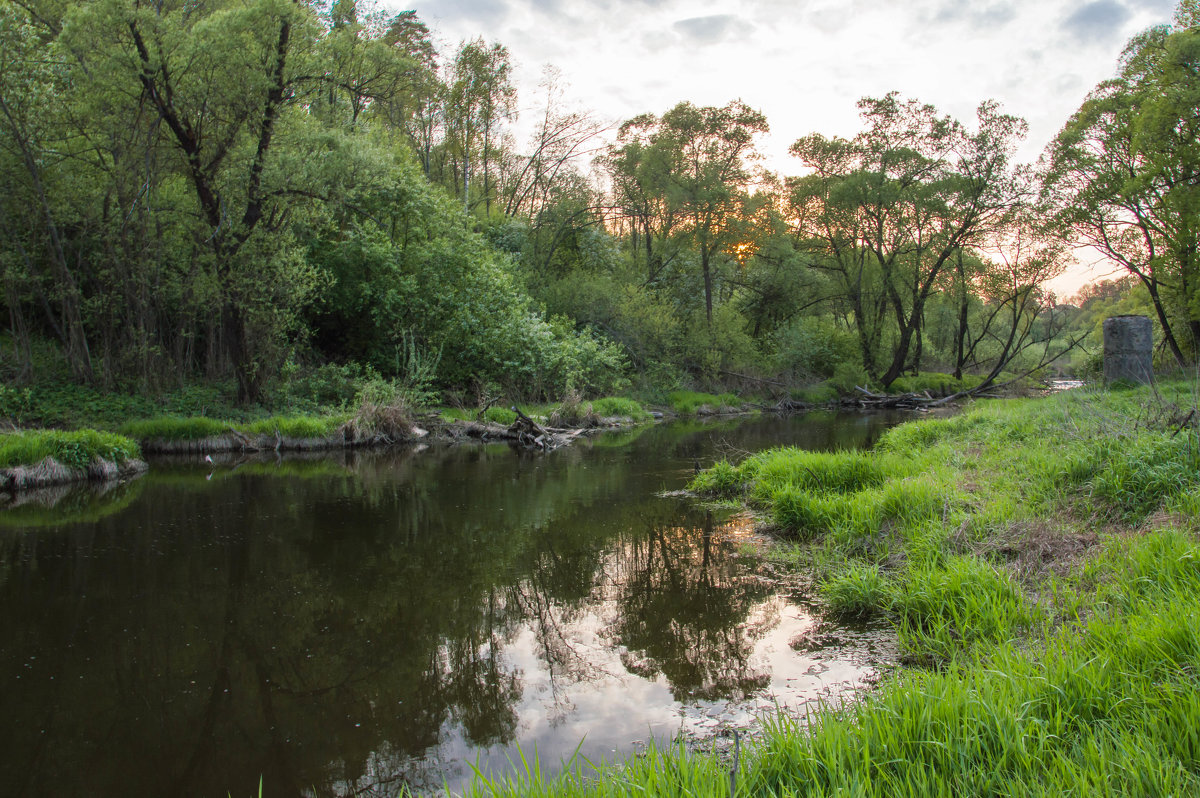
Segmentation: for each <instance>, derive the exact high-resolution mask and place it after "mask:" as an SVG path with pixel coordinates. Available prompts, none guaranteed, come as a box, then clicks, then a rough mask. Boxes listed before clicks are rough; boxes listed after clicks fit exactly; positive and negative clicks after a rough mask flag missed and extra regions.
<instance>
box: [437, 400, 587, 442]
mask: <svg viewBox="0 0 1200 798" xmlns="http://www.w3.org/2000/svg"><path fill="white" fill-rule="evenodd" d="M512 410H513V412H514V413H516V414H517V420H516V421H514V422H513V423H512V424H510V425H509V426H507V427H505V426H502V425H500V424H493V423H489V422H485V421H458V422H455V423H454V424H452V425H451V426H450V427H449V428H448V430H447V431H448V432H449V433H450V435H451V436H454V435H456V434H457V435H464V436H466V437H469V438H478V439H479V440H481V441H508V442H510V443H514V444H516V445H518V446H522V447H524V448H526V449H537V450H539V451H543V452H548V451H550V450H551V449H557V448H559V447H560V446H566V445H567V444H569V443H571V442H572V441H573V440H575V439H576V438H578V437H580V436H581V435H586V434H588V432H589V431H590V430H588V429H585V428H577V429H563V428H559V427H543V426H542V425H541V424H538V423H537V422H536V421H534V420H533V419H532V418H530V417H529V416H527V415H525V414H524V413H522V412H521V410H520V409H519V408H516V407H514V408H512Z"/></svg>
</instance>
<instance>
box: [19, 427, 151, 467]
mask: <svg viewBox="0 0 1200 798" xmlns="http://www.w3.org/2000/svg"><path fill="white" fill-rule="evenodd" d="M140 456H141V450H140V449H139V448H138V445H137V444H136V443H135V442H133V441H132V440H130V439H129V438H126V437H123V436H121V435H117V434H114V433H111V432H97V431H96V430H78V431H75V432H61V431H58V430H37V431H30V432H11V433H4V434H0V468H10V467H12V466H20V465H26V466H29V465H36V464H38V463H40V462H41V461H43V460H45V459H46V458H47V457H53V458H54V459H55V460H57V461H58V462H59V463H61V464H62V465H64V466H66V467H67V468H75V469H84V468H87V467H88V465H89V464H90V463H91V462H92V461H93V460H95V459H96V458H100V459H102V460H108V461H109V462H113V463H116V464H118V465H120V464H122V463H125V462H128V461H129V460H134V459H137V458H138V457H140Z"/></svg>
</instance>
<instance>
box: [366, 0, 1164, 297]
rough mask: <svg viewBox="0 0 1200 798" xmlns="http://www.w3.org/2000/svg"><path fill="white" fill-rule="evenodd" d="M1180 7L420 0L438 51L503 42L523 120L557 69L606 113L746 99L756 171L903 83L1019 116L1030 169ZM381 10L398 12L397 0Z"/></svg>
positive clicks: (941, 98)
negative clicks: (1145, 34)
mask: <svg viewBox="0 0 1200 798" xmlns="http://www.w3.org/2000/svg"><path fill="white" fill-rule="evenodd" d="M1174 5H1175V3H1174V0H1088V1H1086V2H1085V1H1083V0H910V1H907V2H887V0H745V1H744V2H719V1H718V0H418V2H416V3H415V5H408V6H404V7H409V8H414V9H415V10H416V12H417V15H418V16H419V17H420V18H421V19H422V20H423V21H424V22H425V23H426V24H427V25H429V27H430V28H431V30H432V31H433V33H434V37H435V41H436V42H437V43H438V44H439V45H440V46H441V48H442V50H443V52H453V50H454V48H455V47H456V46H457V44H458V43H459V42H460V41H462V40H465V39H471V38H475V37H479V36H481V37H483V38H484V39H485V40H486V41H488V42H489V43H490V42H499V43H501V44H503V45H505V46H506V47H508V49H509V53H510V56H511V58H512V61H513V63H514V66H515V82H516V85H517V89H518V92H519V105H520V107H521V109H522V110H525V111H526V112H527V113H526V114H525V121H524V122H519V123H518V128H517V132H518V135H519V134H520V133H521V132H522V131H527V130H530V129H532V124H533V122H532V118H533V116H534V113H533V109H534V108H535V107H536V105H537V103H538V101H539V99H540V95H539V93H538V90H537V87H538V84H539V82H540V81H541V79H542V75H543V69H544V67H545V66H546V65H551V66H553V67H556V68H557V69H558V70H559V71H560V74H561V78H560V80H561V81H562V82H563V83H564V84H566V86H567V92H566V94H567V98H568V100H569V101H571V102H573V103H574V104H575V105H576V106H577V107H579V108H581V109H587V110H589V111H591V112H592V113H593V114H594V115H595V116H596V117H598V118H599V119H601V120H604V121H606V122H613V123H619V122H621V121H623V120H625V119H628V118H630V117H633V116H636V115H638V114H642V113H654V114H661V113H663V112H664V111H667V110H669V109H670V108H671V107H672V106H674V105H675V104H676V103H679V102H681V101H683V100H688V101H691V102H692V103H695V104H697V105H724V104H726V103H728V102H729V101H730V100H733V99H738V98H740V99H741V100H743V101H745V102H746V103H747V104H749V105H750V106H751V107H753V108H756V109H758V110H760V111H762V112H763V113H765V114H766V116H767V120H768V121H769V123H770V125H771V131H770V133H769V134H768V135H767V136H766V137H765V138H764V139H762V140H761V141H760V146H759V150H760V152H762V154H763V156H764V164H765V165H766V166H767V167H768V168H770V169H772V170H773V171H777V172H780V173H782V174H785V175H786V174H797V173H799V172H800V171H801V165H800V163H799V162H798V161H797V160H796V159H794V158H792V157H791V156H789V155H788V152H787V151H788V147H789V146H790V145H791V143H792V142H793V141H795V140H796V139H798V138H800V137H801V136H803V135H806V134H808V133H821V134H824V135H826V136H833V135H838V136H846V137H850V136H853V135H854V134H855V133H856V132H857V131H858V130H859V127H860V125H859V118H858V109H857V108H856V106H855V103H856V102H857V100H858V99H859V98H860V97H864V96H871V97H879V96H883V95H884V94H886V93H888V92H889V91H897V92H899V93H900V95H901V96H902V97H905V98H909V97H911V98H916V99H918V100H921V101H922V102H926V103H931V104H933V105H934V106H936V107H937V108H938V110H939V111H941V112H943V113H948V114H950V115H952V116H954V117H956V118H958V119H959V120H961V121H963V122H964V123H967V124H968V125H970V124H971V123H972V121H973V119H974V115H975V108H976V107H977V106H978V105H979V103H980V102H982V101H984V100H987V99H994V100H997V101H999V102H1000V104H1001V106H1002V107H1003V109H1004V111H1005V112H1007V113H1010V114H1015V115H1017V116H1020V117H1023V118H1024V119H1025V120H1026V121H1028V123H1029V136H1028V138H1027V139H1026V141H1025V142H1024V144H1023V145H1022V147H1021V150H1020V151H1019V153H1018V157H1019V158H1020V159H1021V160H1024V161H1029V162H1032V161H1034V160H1036V159H1037V157H1038V155H1039V154H1040V153H1041V152H1042V150H1043V149H1044V148H1045V146H1046V145H1047V144H1048V143H1049V142H1050V141H1051V139H1053V137H1054V136H1055V134H1056V133H1057V132H1058V131H1059V129H1060V128H1061V127H1062V126H1063V124H1064V123H1065V122H1066V121H1067V119H1068V117H1069V116H1070V115H1071V114H1072V113H1073V112H1074V111H1075V110H1076V109H1077V108H1078V107H1079V105H1080V103H1081V102H1082V101H1083V99H1084V97H1085V96H1086V95H1087V93H1088V91H1089V90H1091V88H1092V87H1094V86H1095V85H1096V84H1097V83H1099V82H1100V81H1102V80H1104V79H1105V78H1108V77H1111V76H1112V75H1113V73H1114V71H1115V69H1116V65H1117V59H1118V57H1119V56H1120V53H1121V50H1122V49H1123V47H1124V44H1125V42H1126V41H1127V40H1128V39H1129V38H1130V37H1131V36H1132V35H1134V34H1135V33H1137V32H1138V31H1141V30H1143V29H1145V28H1147V27H1149V26H1151V25H1156V24H1160V23H1164V22H1169V21H1170V19H1171V16H1172V12H1173V9H1174ZM385 6H386V7H390V8H396V9H399V8H401V4H400V3H398V2H396V0H385ZM1080 260H1081V262H1080V263H1079V264H1077V265H1075V266H1073V267H1072V268H1071V269H1070V270H1069V271H1068V274H1066V275H1064V276H1063V277H1061V278H1058V280H1056V281H1054V282H1053V283H1052V284H1051V288H1052V289H1054V290H1056V291H1057V292H1058V293H1059V294H1060V295H1064V296H1065V295H1069V294H1071V293H1074V291H1075V290H1077V289H1078V287H1079V285H1081V284H1082V283H1083V282H1085V281H1087V280H1089V279H1102V278H1104V277H1106V276H1109V275H1110V273H1112V272H1113V269H1112V267H1111V266H1109V265H1108V264H1105V263H1096V264H1094V265H1093V264H1092V263H1091V262H1092V261H1095V260H1096V258H1095V257H1094V256H1089V255H1088V254H1087V253H1080Z"/></svg>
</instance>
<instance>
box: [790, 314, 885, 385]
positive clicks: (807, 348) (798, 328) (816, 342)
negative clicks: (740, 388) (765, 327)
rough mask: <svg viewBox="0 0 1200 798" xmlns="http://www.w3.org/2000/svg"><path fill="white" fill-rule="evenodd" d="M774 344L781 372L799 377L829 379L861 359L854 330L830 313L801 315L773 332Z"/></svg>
mask: <svg viewBox="0 0 1200 798" xmlns="http://www.w3.org/2000/svg"><path fill="white" fill-rule="evenodd" d="M770 346H771V349H772V350H773V351H774V357H775V366H776V369H777V370H778V371H779V373H782V374H791V375H793V376H794V377H796V378H799V379H811V378H817V379H828V378H830V377H833V376H834V373H835V372H836V371H837V370H838V368H839V367H841V366H843V364H847V363H854V362H855V361H856V360H857V359H858V341H857V340H856V339H855V336H854V333H853V332H852V331H850V330H847V329H845V327H843V326H842V325H840V324H838V323H837V322H835V321H834V320H833V319H831V318H828V317H820V316H798V317H796V318H794V319H792V321H791V323H789V324H788V325H786V326H785V327H782V328H780V329H779V330H777V331H776V332H775V333H774V334H773V336H772V337H771V339H770ZM859 384H860V385H861V384H863V383H859Z"/></svg>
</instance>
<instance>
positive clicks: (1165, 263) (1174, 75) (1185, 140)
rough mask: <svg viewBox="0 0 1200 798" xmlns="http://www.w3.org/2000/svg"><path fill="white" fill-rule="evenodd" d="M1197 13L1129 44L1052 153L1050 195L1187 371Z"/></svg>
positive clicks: (1199, 285) (1198, 304) (1194, 306)
mask: <svg viewBox="0 0 1200 798" xmlns="http://www.w3.org/2000/svg"><path fill="white" fill-rule="evenodd" d="M1198 15H1200V12H1197V11H1196V10H1195V6H1194V4H1189V3H1181V4H1180V6H1179V9H1178V10H1177V14H1176V20H1177V22H1178V23H1180V24H1181V25H1182V24H1187V25H1190V27H1179V28H1176V29H1172V28H1170V27H1167V26H1160V27H1156V28H1151V29H1150V30H1148V31H1145V32H1144V33H1142V34H1140V35H1138V36H1136V37H1134V38H1133V39H1132V40H1131V41H1130V42H1129V44H1128V45H1127V46H1126V49H1125V52H1124V54H1123V55H1122V57H1121V65H1120V69H1119V71H1118V74H1117V76H1116V77H1115V78H1113V79H1111V80H1107V81H1105V82H1103V83H1101V84H1100V85H1099V86H1097V87H1096V88H1095V89H1094V90H1093V91H1092V93H1091V94H1090V95H1088V98H1087V99H1086V100H1085V101H1084V103H1083V105H1082V106H1081V107H1080V109H1079V110H1078V111H1076V113H1075V115H1074V116H1073V117H1072V118H1071V120H1070V121H1069V122H1068V123H1067V125H1066V126H1065V127H1064V128H1063V130H1062V132H1061V133H1059V135H1058V137H1057V139H1056V140H1055V141H1054V143H1053V144H1052V146H1051V148H1050V151H1049V170H1048V172H1049V173H1048V179H1047V197H1048V199H1049V201H1050V202H1051V203H1052V205H1053V207H1054V208H1055V209H1056V212H1057V213H1056V218H1057V220H1058V222H1059V225H1060V229H1061V230H1062V233H1063V235H1064V236H1065V237H1067V238H1068V239H1069V240H1070V241H1071V242H1072V243H1074V244H1076V245H1077V246H1090V247H1093V248H1095V249H1096V250H1097V251H1098V252H1100V253H1101V254H1102V255H1103V256H1104V257H1106V258H1108V259H1110V260H1112V261H1114V262H1115V263H1118V264H1120V265H1121V266H1122V267H1124V268H1125V269H1126V270H1127V271H1128V272H1129V273H1130V274H1131V275H1133V276H1135V277H1136V278H1137V279H1138V280H1139V281H1140V282H1141V283H1142V285H1144V286H1145V287H1146V290H1147V291H1148V292H1149V294H1150V298H1151V301H1152V303H1153V307H1154V312H1155V315H1156V316H1157V318H1158V322H1159V325H1160V327H1161V329H1162V333H1163V340H1164V343H1165V344H1166V346H1167V348H1168V349H1169V350H1170V352H1171V354H1172V356H1173V357H1174V359H1175V360H1176V362H1177V363H1179V364H1180V365H1184V364H1185V363H1187V362H1188V361H1189V360H1191V359H1192V358H1194V357H1195V356H1196V354H1197V352H1200V253H1198V240H1200V114H1197V110H1196V109H1197V108H1200V28H1198V27H1196V25H1197V23H1198V22H1200V18H1198Z"/></svg>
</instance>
